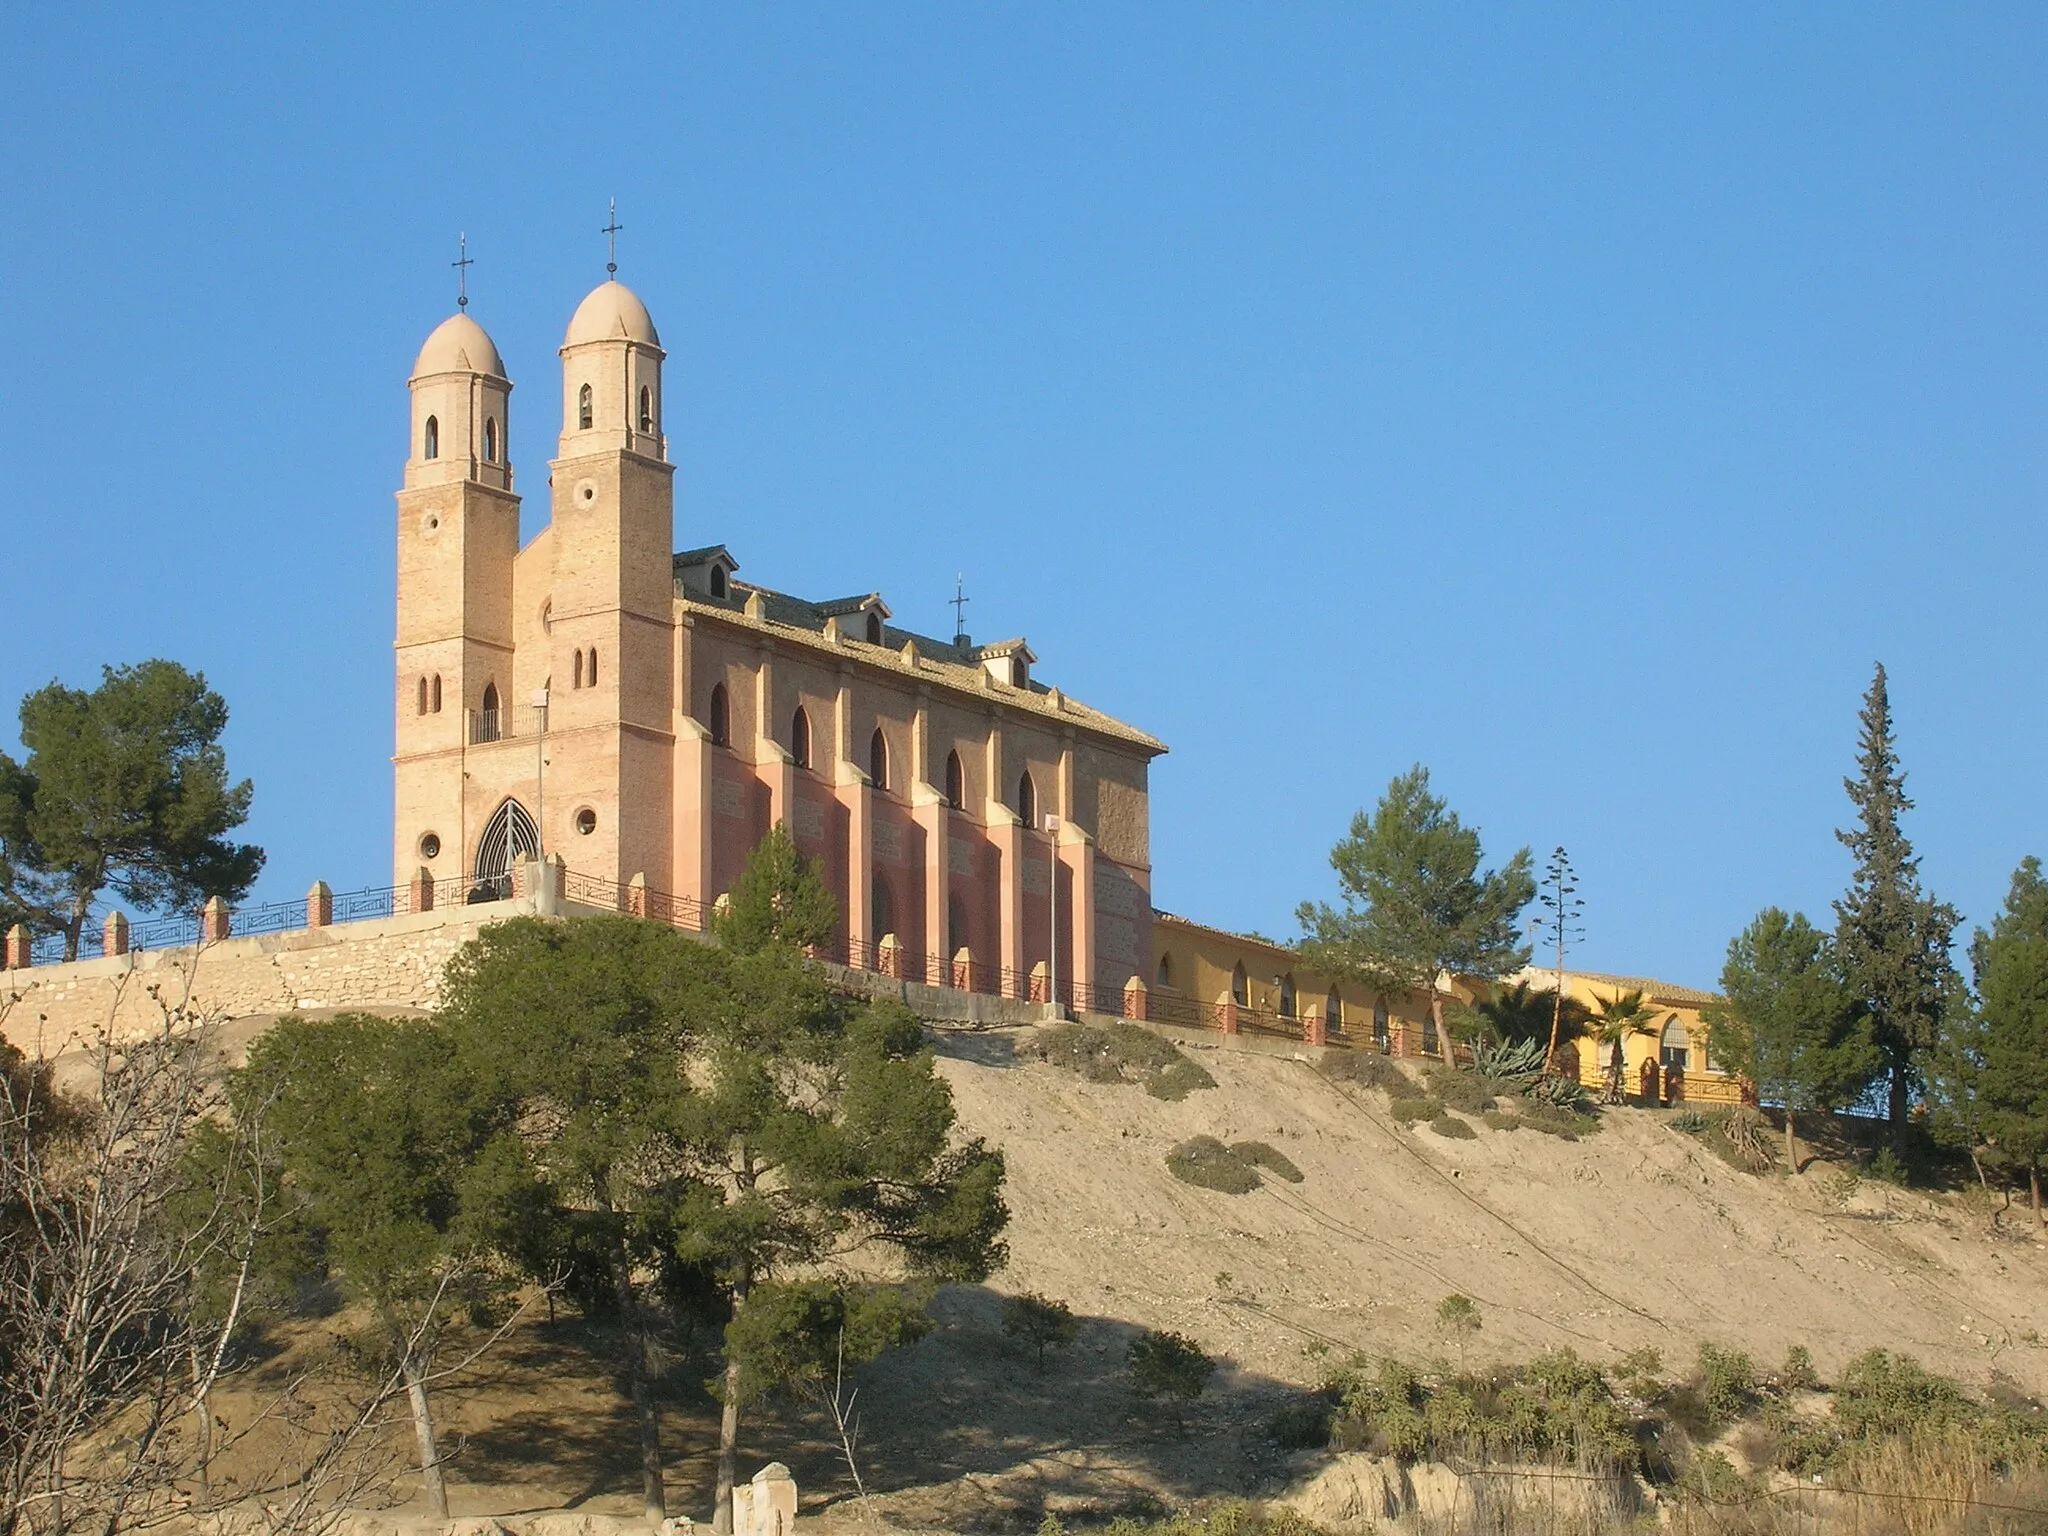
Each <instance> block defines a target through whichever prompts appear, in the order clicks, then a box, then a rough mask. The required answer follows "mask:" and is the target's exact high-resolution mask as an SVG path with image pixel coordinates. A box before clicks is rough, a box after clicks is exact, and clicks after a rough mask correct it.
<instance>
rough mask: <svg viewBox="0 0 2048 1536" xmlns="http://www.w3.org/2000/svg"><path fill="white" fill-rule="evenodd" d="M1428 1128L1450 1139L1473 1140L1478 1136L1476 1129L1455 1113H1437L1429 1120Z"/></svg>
mask: <svg viewBox="0 0 2048 1536" xmlns="http://www.w3.org/2000/svg"><path fill="white" fill-rule="evenodd" d="M1429 1128H1430V1129H1431V1130H1432V1131H1435V1132H1436V1133H1437V1135H1439V1136H1443V1137H1446V1138H1448V1139H1449V1140H1451V1141H1473V1140H1476V1139H1477V1138H1478V1136H1479V1133H1478V1132H1477V1131H1475V1130H1473V1129H1472V1127H1471V1126H1469V1125H1467V1124H1466V1123H1465V1122H1464V1121H1463V1120H1460V1119H1459V1118H1458V1117H1457V1116H1456V1115H1448V1114H1447V1115H1438V1116H1437V1117H1436V1118H1435V1119H1434V1120H1432V1121H1430V1122H1429Z"/></svg>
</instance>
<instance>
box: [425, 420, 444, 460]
mask: <svg viewBox="0 0 2048 1536" xmlns="http://www.w3.org/2000/svg"><path fill="white" fill-rule="evenodd" d="M420 457H421V458H423V459H438V458H439V457H441V423H440V420H439V418H437V417H433V416H429V417H428V418H427V431H426V435H425V437H424V438H422V440H421V442H420Z"/></svg>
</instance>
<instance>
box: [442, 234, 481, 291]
mask: <svg viewBox="0 0 2048 1536" xmlns="http://www.w3.org/2000/svg"><path fill="white" fill-rule="evenodd" d="M457 243H458V245H459V247H460V250H461V254H460V255H458V256H457V257H456V258H455V260H453V261H451V262H449V263H448V265H449V266H451V267H453V268H454V269H455V307H456V308H457V309H467V308H469V269H470V268H471V267H473V266H475V265H476V262H475V261H473V260H472V259H471V258H470V254H469V236H468V235H466V234H465V235H460V236H458V237H457Z"/></svg>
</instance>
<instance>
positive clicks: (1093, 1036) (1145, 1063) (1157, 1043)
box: [1029, 1021, 1216, 1103]
mask: <svg viewBox="0 0 2048 1536" xmlns="http://www.w3.org/2000/svg"><path fill="white" fill-rule="evenodd" d="M1029 1050H1030V1052H1031V1054H1033V1055H1035V1056H1037V1057H1038V1059H1039V1060H1040V1061H1043V1062H1046V1063H1048V1064H1050V1065H1052V1066H1055V1067H1064V1068H1065V1069H1066V1070H1067V1071H1069V1072H1078V1073H1080V1075H1081V1076H1083V1077H1085V1078H1086V1079H1087V1080H1088V1081H1089V1082H1091V1083H1136V1084H1138V1085H1139V1086H1141V1087H1142V1088H1144V1090H1145V1091H1146V1092H1147V1093H1149V1094H1151V1095H1152V1097H1153V1098H1155V1099H1166V1100H1168V1101H1170V1102H1173V1103H1178V1102H1180V1101H1181V1100H1182V1099H1184V1098H1186V1097H1187V1096H1188V1095H1189V1094H1190V1093H1193V1092H1194V1091H1195V1090H1196V1089H1197V1088H1214V1087H1215V1086H1216V1079H1215V1078H1213V1077H1211V1076H1210V1075H1209V1074H1208V1073H1207V1072H1206V1071H1205V1070H1203V1068H1202V1067H1201V1066H1200V1065H1199V1064H1198V1063H1196V1062H1194V1061H1192V1060H1190V1059H1189V1058H1188V1057H1187V1056H1186V1055H1185V1054H1183V1053H1182V1052H1181V1050H1180V1049H1179V1048H1178V1047H1177V1046H1175V1045H1174V1044H1173V1042H1172V1041H1170V1040H1162V1039H1160V1037H1159V1036H1157V1035H1155V1034H1153V1033H1152V1032H1151V1031H1150V1030H1149V1029H1142V1028H1140V1027H1139V1026H1138V1025H1136V1024H1131V1023H1127V1022H1123V1021H1119V1022H1117V1023H1115V1024H1112V1025H1110V1026H1109V1028H1107V1029H1097V1028H1096V1027H1095V1026H1094V1025H1092V1024H1062V1025H1060V1026H1059V1027H1058V1028H1056V1029H1047V1030H1041V1031H1040V1032H1039V1033H1038V1035H1037V1036H1036V1038H1034V1039H1033V1041H1032V1043H1031V1045H1030V1047H1029Z"/></svg>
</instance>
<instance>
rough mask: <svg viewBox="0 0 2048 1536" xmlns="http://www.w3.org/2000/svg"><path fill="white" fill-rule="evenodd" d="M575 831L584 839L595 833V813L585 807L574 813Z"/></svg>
mask: <svg viewBox="0 0 2048 1536" xmlns="http://www.w3.org/2000/svg"><path fill="white" fill-rule="evenodd" d="M576 830H577V831H578V832H581V833H582V834H583V835H584V836H585V837H588V836H590V834H591V833H593V832H595V831H596V830H597V812H595V811H593V810H592V809H591V808H590V807H589V806H587V805H586V806H585V807H583V809H582V810H580V811H578V812H577V813H576Z"/></svg>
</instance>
